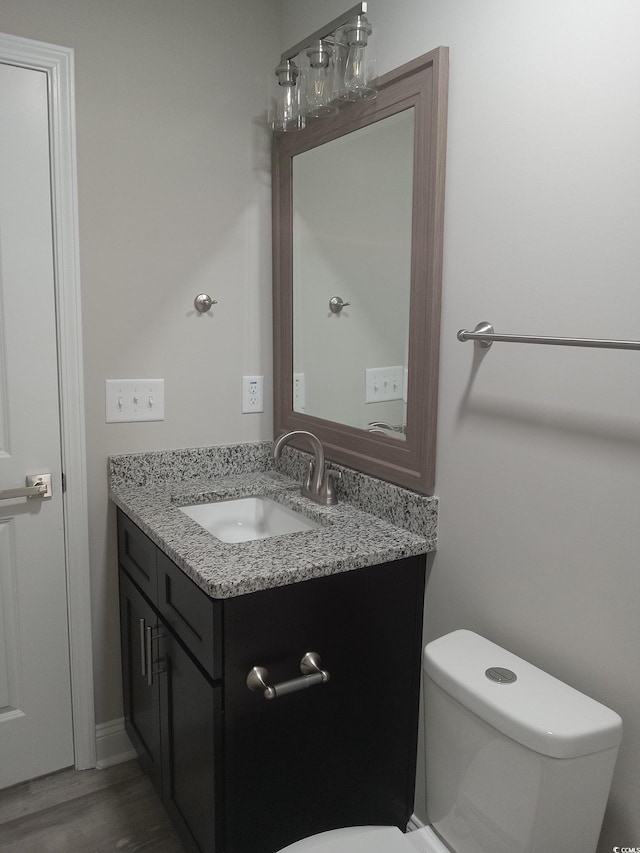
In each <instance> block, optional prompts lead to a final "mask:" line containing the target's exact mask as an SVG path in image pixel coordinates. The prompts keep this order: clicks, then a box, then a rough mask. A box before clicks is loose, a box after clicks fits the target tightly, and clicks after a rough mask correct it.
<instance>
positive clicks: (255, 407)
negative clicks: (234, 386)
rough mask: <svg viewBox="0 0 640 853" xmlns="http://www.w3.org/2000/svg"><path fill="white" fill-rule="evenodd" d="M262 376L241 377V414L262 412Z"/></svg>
mask: <svg viewBox="0 0 640 853" xmlns="http://www.w3.org/2000/svg"><path fill="white" fill-rule="evenodd" d="M263 387H264V376H243V377H242V412H243V414H248V413H249V412H264V401H263V390H262V389H263Z"/></svg>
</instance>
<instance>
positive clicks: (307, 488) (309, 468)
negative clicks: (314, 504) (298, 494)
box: [302, 459, 314, 492]
mask: <svg viewBox="0 0 640 853" xmlns="http://www.w3.org/2000/svg"><path fill="white" fill-rule="evenodd" d="M313 470H314V464H313V459H311V460H310V461H309V465H308V466H307V473H306V474H305V477H304V482H303V484H302V488H303V490H305V491H307V492H308V491H310V490H311V481H312V480H313Z"/></svg>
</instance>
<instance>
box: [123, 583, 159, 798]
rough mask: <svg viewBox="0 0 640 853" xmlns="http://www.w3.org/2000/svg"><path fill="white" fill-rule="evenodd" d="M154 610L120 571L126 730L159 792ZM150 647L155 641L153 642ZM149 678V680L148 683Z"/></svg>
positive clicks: (157, 699)
mask: <svg viewBox="0 0 640 853" xmlns="http://www.w3.org/2000/svg"><path fill="white" fill-rule="evenodd" d="M157 618H158V617H157V615H156V612H155V610H154V609H153V608H152V607H151V605H150V604H149V603H148V602H147V600H146V599H145V598H144V597H143V596H142V594H141V593H140V591H139V590H138V589H137V587H136V586H135V584H133V583H132V582H131V580H130V579H129V577H128V576H127V575H126V573H125V572H124V571H122V570H121V571H120V633H121V644H122V689H123V698H124V719H125V728H126V730H127V734H128V735H129V737H130V739H131V743H132V744H133V746H134V747H135V750H136V752H137V753H138V756H139V758H140V764H141V766H142V767H143V769H144V770H145V771H146V773H147V774H148V775H149V777H150V778H151V781H152V782H153V784H154V786H155V788H156V790H157V791H158V793H159V794H161V771H160V762H161V758H160V705H159V691H158V684H157V680H155V681H153V679H152V676H151V675H150V673H149V664H151V666H153V665H154V661H153V660H151V661H150V660H149V653H148V649H149V641H150V639H151V638H150V637H149V631H151V632H152V633H153V634H154V636H155V634H156V632H157V625H158V622H157ZM151 645H152V647H153V646H154V645H155V642H153V643H152V644H151ZM150 681H151V682H152V683H150Z"/></svg>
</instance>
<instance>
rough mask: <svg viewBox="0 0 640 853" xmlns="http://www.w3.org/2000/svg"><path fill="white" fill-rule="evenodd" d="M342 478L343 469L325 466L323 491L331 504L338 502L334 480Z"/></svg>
mask: <svg viewBox="0 0 640 853" xmlns="http://www.w3.org/2000/svg"><path fill="white" fill-rule="evenodd" d="M341 479H342V471H338V470H337V469H336V468H325V471H324V480H323V491H324V494H325V496H326V503H327V504H328V505H329V506H335V504H337V503H338V496H337V495H336V491H335V486H334V482H333V481H334V480H341Z"/></svg>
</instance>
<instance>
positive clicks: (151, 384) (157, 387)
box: [105, 379, 164, 424]
mask: <svg viewBox="0 0 640 853" xmlns="http://www.w3.org/2000/svg"><path fill="white" fill-rule="evenodd" d="M105 385H106V388H105V394H106V399H105V406H106V422H107V423H108V424H111V423H131V422H133V421H163V420H164V379H107V380H105Z"/></svg>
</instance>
